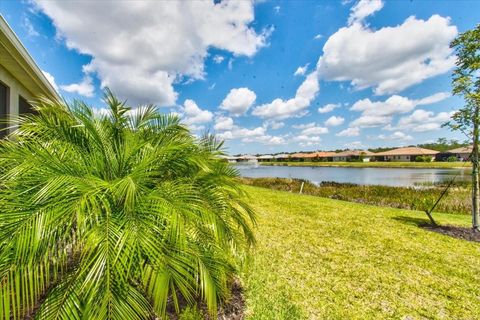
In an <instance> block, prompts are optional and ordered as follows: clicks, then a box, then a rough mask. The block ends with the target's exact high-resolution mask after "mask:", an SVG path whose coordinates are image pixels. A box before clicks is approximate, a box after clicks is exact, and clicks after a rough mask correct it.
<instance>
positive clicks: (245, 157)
mask: <svg viewBox="0 0 480 320" xmlns="http://www.w3.org/2000/svg"><path fill="white" fill-rule="evenodd" d="M237 162H249V163H257V162H258V160H257V157H255V156H253V155H251V154H245V155H243V156H239V157H237Z"/></svg>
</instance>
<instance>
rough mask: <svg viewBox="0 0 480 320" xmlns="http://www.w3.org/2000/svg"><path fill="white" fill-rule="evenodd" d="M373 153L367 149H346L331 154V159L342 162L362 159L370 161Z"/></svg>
mask: <svg viewBox="0 0 480 320" xmlns="http://www.w3.org/2000/svg"><path fill="white" fill-rule="evenodd" d="M374 155H375V153H373V152H370V151H368V150H347V151H342V152H339V153H335V154H334V155H333V161H335V162H344V161H363V162H370V159H371V158H372V157H373V156H374Z"/></svg>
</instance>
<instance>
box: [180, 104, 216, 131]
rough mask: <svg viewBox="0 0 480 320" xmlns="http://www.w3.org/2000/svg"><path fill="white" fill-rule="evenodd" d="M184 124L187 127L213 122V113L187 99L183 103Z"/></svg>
mask: <svg viewBox="0 0 480 320" xmlns="http://www.w3.org/2000/svg"><path fill="white" fill-rule="evenodd" d="M182 111H183V115H184V120H183V121H184V122H185V124H187V125H194V126H198V125H199V124H202V123H207V122H210V121H212V119H213V113H211V112H210V111H208V110H202V109H200V108H199V107H198V105H197V104H196V103H195V101H193V100H190V99H187V100H185V102H184V103H183V109H182Z"/></svg>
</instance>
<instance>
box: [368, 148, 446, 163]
mask: <svg viewBox="0 0 480 320" xmlns="http://www.w3.org/2000/svg"><path fill="white" fill-rule="evenodd" d="M438 153H439V152H438V151H435V150H430V149H424V148H418V147H406V148H398V149H393V150H390V151H384V152H378V153H376V154H375V158H376V159H377V160H379V161H392V162H393V161H398V162H409V161H415V160H416V158H417V157H418V156H425V157H428V156H429V157H431V161H433V160H434V159H435V156H436V155H437V154H438Z"/></svg>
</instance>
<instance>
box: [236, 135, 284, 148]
mask: <svg viewBox="0 0 480 320" xmlns="http://www.w3.org/2000/svg"><path fill="white" fill-rule="evenodd" d="M242 142H258V143H261V144H264V145H267V146H268V145H275V146H276V145H281V144H285V139H284V138H283V137H279V136H271V135H263V136H256V137H249V138H243V139H242Z"/></svg>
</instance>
